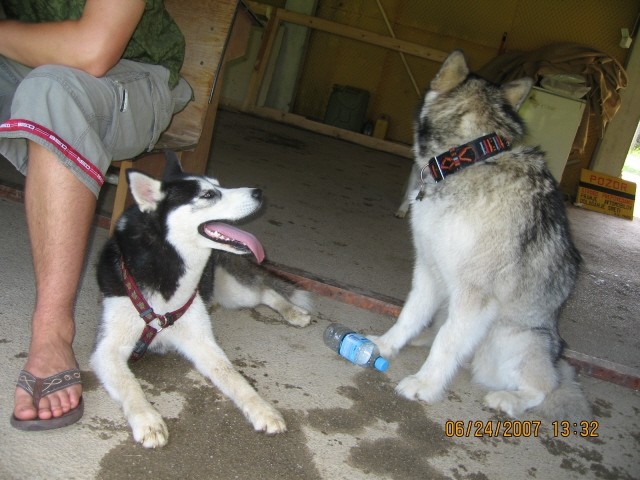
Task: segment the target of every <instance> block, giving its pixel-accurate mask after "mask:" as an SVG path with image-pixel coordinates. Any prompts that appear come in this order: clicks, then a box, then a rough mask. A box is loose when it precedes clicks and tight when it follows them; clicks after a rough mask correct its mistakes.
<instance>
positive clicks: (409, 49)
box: [278, 10, 449, 62]
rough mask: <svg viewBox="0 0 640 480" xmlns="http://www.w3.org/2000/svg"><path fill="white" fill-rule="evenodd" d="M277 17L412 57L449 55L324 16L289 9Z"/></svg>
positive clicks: (441, 56) (280, 11)
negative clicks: (333, 20)
mask: <svg viewBox="0 0 640 480" xmlns="http://www.w3.org/2000/svg"><path fill="white" fill-rule="evenodd" d="M278 18H279V19H280V21H282V22H290V23H295V24H296V25H304V26H305V27H309V28H313V29H316V30H320V31H323V32H327V33H332V34H334V35H339V36H341V37H346V38H351V39H353V40H359V41H361V42H365V43H368V44H370V45H377V46H379V47H383V48H388V49H391V50H395V51H397V52H401V53H406V54H408V55H413V56H414V57H420V58H425V59H427V60H433V61H434V62H443V61H444V60H445V59H446V58H447V56H448V55H449V54H448V53H447V52H443V51H440V50H436V49H435V48H429V47H424V46H422V45H417V44H415V43H411V42H407V41H405V40H400V39H398V38H392V37H388V36H386V35H380V34H377V33H374V32H370V31H368V30H362V29H360V28H355V27H351V26H349V25H343V24H341V23H336V22H332V21H330V20H325V19H324V18H318V17H312V16H309V15H304V14H302V13H296V12H291V11H289V10H278Z"/></svg>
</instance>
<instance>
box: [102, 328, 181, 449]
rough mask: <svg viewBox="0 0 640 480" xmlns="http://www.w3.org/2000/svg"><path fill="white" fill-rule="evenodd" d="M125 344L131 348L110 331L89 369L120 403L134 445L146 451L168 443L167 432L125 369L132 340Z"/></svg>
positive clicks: (133, 341) (160, 417)
mask: <svg viewBox="0 0 640 480" xmlns="http://www.w3.org/2000/svg"><path fill="white" fill-rule="evenodd" d="M128 340H130V342H129V343H130V348H129V346H128V344H127V342H124V344H123V343H122V341H123V339H122V337H121V336H117V335H116V334H115V333H114V332H113V329H112V330H111V332H109V331H106V332H105V334H104V335H103V336H102V337H101V338H100V339H99V340H98V343H97V346H96V349H95V351H94V353H93V355H92V356H91V366H92V368H93V370H94V371H95V373H96V375H97V376H98V378H99V379H100V381H101V382H102V384H103V385H104V387H105V389H106V390H107V392H108V393H109V395H110V396H111V398H113V399H114V400H115V401H116V402H118V403H120V405H121V407H122V410H123V412H124V415H125V418H126V419H127V422H129V426H130V427H131V430H132V433H133V438H134V439H135V441H136V442H139V443H141V444H142V445H143V446H144V447H146V448H156V447H162V446H164V445H166V444H167V441H168V440H169V430H168V429H167V425H166V424H165V423H164V420H163V419H162V416H161V415H160V413H159V412H158V411H157V410H156V409H155V408H153V406H152V405H151V404H150V403H149V401H148V400H147V399H146V397H145V395H144V391H143V390H142V387H141V386H140V383H139V382H138V380H137V379H136V378H135V376H134V375H133V372H132V371H131V370H130V369H129V366H128V365H127V360H128V357H129V355H130V353H131V351H132V350H133V345H134V343H135V338H134V339H128Z"/></svg>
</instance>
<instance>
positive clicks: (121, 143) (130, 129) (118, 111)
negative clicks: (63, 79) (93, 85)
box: [108, 71, 171, 160]
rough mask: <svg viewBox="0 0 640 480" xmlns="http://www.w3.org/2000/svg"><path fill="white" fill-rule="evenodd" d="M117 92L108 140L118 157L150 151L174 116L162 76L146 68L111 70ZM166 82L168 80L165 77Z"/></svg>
mask: <svg viewBox="0 0 640 480" xmlns="http://www.w3.org/2000/svg"><path fill="white" fill-rule="evenodd" d="M108 79H109V81H110V82H111V84H112V86H113V89H114V94H115V98H116V101H115V105H114V111H113V132H112V133H113V135H112V138H111V139H109V140H108V143H109V147H108V148H109V149H110V150H111V152H112V153H113V158H114V159H115V160H120V159H124V158H131V157H135V156H136V155H139V154H140V153H142V152H143V151H145V150H146V151H150V150H152V149H153V147H154V145H155V144H156V142H157V141H158V138H159V137H160V134H161V133H162V131H163V130H164V129H165V128H166V127H167V125H168V124H169V121H170V120H171V114H170V113H167V111H168V110H169V112H170V107H171V105H165V103H166V102H167V98H168V99H169V101H170V97H168V96H167V95H166V93H165V92H164V91H163V90H168V86H165V85H162V84H158V81H159V79H157V78H155V77H154V75H152V74H150V73H149V72H146V71H132V72H122V73H115V74H109V75H108ZM164 81H165V82H166V80H164Z"/></svg>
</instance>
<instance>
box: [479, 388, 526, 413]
mask: <svg viewBox="0 0 640 480" xmlns="http://www.w3.org/2000/svg"><path fill="white" fill-rule="evenodd" d="M484 404H485V405H486V406H487V407H489V408H491V409H493V410H499V411H502V412H504V413H506V414H507V415H509V416H510V417H517V416H518V415H520V414H521V413H523V411H524V410H525V409H524V408H523V407H522V400H521V398H520V396H519V395H518V394H517V393H516V392H509V391H506V390H500V391H497V392H489V393H487V394H486V395H485V397H484Z"/></svg>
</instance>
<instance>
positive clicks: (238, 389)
mask: <svg viewBox="0 0 640 480" xmlns="http://www.w3.org/2000/svg"><path fill="white" fill-rule="evenodd" d="M190 313H191V312H190ZM199 317H200V318H198V319H195V318H189V319H185V320H187V321H186V322H182V320H181V321H180V322H182V323H180V322H178V323H176V324H175V325H174V326H173V327H172V328H174V329H175V331H174V332H172V333H173V335H172V343H173V344H174V346H175V348H176V349H178V350H179V351H180V353H182V355H184V356H185V357H187V358H189V359H190V360H191V361H192V362H193V364H194V366H195V367H196V368H197V369H198V371H199V372H200V373H202V374H203V375H204V376H205V377H207V378H209V379H210V380H211V381H212V382H213V384H214V385H215V386H216V387H218V388H219V389H220V391H221V392H222V393H224V394H225V395H226V396H227V397H228V398H230V399H231V400H232V401H233V403H235V404H236V406H237V407H238V408H239V409H240V410H241V411H242V413H243V414H244V416H245V417H246V418H247V419H248V420H249V421H250V422H251V423H252V425H253V428H254V429H255V430H256V431H263V432H265V433H267V434H275V433H281V432H285V431H286V430H287V426H286V424H285V421H284V419H283V418H282V415H280V413H279V412H278V411H277V410H276V409H275V408H274V407H273V406H271V405H270V404H269V403H268V402H266V401H265V400H263V399H262V398H261V397H260V396H259V395H258V393H257V392H256V391H255V390H254V389H253V388H252V387H251V385H249V383H248V382H247V381H246V380H245V379H244V377H243V376H242V375H240V374H239V373H238V372H237V371H236V370H235V368H234V367H233V365H232V364H231V362H230V361H229V359H228V358H227V356H226V355H225V353H224V352H223V351H222V349H221V348H220V347H219V346H218V344H217V343H216V342H215V340H214V337H213V333H212V332H211V327H210V320H209V318H208V316H207V314H206V311H205V310H204V307H202V312H201V314H200V315H199ZM202 317H203V318H202Z"/></svg>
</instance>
